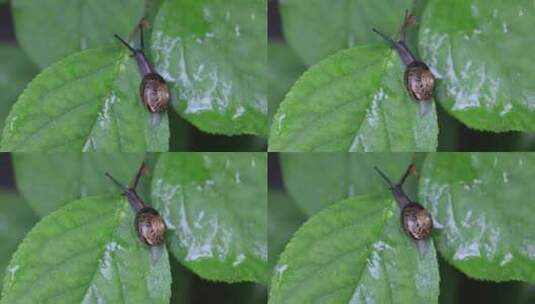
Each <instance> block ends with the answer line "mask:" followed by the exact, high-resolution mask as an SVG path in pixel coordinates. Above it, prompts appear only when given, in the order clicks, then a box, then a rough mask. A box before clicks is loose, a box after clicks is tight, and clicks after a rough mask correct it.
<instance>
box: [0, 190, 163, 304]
mask: <svg viewBox="0 0 535 304" xmlns="http://www.w3.org/2000/svg"><path fill="white" fill-rule="evenodd" d="M162 251H163V253H162V255H161V256H160V258H159V259H158V261H157V262H156V263H155V264H154V265H153V263H152V262H151V253H150V250H149V248H148V247H147V246H146V245H144V244H143V243H142V242H141V241H140V240H139V239H138V238H137V234H136V232H135V229H134V212H133V210H132V208H131V207H130V205H129V204H128V203H127V202H126V200H125V199H123V198H119V197H118V196H116V197H91V198H85V199H82V200H79V201H74V202H72V203H70V204H68V205H66V206H65V207H63V208H62V209H60V210H58V211H57V212H54V213H52V214H50V215H49V216H47V217H45V218H44V219H43V220H42V221H41V222H39V223H38V224H37V225H36V226H35V227H34V228H33V229H32V231H31V232H30V233H29V234H28V236H27V237H26V239H25V240H24V241H23V243H22V244H21V245H20V247H19V249H18V250H17V252H16V253H15V255H14V256H13V259H12V260H11V263H10V264H9V266H8V271H7V273H6V276H5V278H4V290H3V291H2V301H1V302H0V303H2V304H7V303H9V304H16V303H81V302H82V301H83V302H84V303H104V302H106V303H169V298H170V296H171V292H170V286H171V272H170V269H169V259H168V255H167V250H166V249H165V248H164V249H162Z"/></svg>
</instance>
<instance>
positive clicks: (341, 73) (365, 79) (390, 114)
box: [269, 45, 438, 152]
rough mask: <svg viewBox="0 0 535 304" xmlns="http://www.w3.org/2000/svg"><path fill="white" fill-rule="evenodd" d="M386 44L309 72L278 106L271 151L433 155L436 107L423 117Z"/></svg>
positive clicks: (335, 59)
mask: <svg viewBox="0 0 535 304" xmlns="http://www.w3.org/2000/svg"><path fill="white" fill-rule="evenodd" d="M404 71H405V67H404V65H403V63H402V62H401V60H400V59H399V56H398V55H397V54H396V53H395V52H394V51H393V50H390V49H389V48H388V46H386V45H373V46H361V47H356V48H353V49H349V50H345V51H342V52H339V53H337V54H335V55H333V56H331V57H329V58H328V59H326V60H324V61H322V62H320V63H319V64H317V65H315V66H314V67H312V68H311V69H309V70H308V71H307V72H305V74H303V76H302V77H301V78H300V79H299V80H298V81H297V83H296V84H295V85H294V87H293V88H292V89H291V90H290V92H289V93H288V94H287V95H286V98H285V99H284V101H283V102H282V103H281V105H280V106H279V110H278V111H277V114H276V115H275V118H274V120H273V126H272V128H271V134H270V140H269V150H270V151H287V152H290V151H301V152H306V151H340V152H342V151H366V152H371V151H375V152H382V151H434V150H435V149H436V147H437V135H438V128H437V117H436V112H435V108H434V104H433V106H432V109H430V111H429V112H428V113H427V114H426V115H424V116H421V115H420V110H419V105H418V104H417V103H416V102H415V101H413V100H412V99H411V98H410V96H409V94H408V93H407V91H406V88H405V85H404Z"/></svg>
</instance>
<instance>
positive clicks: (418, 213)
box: [401, 202, 433, 241]
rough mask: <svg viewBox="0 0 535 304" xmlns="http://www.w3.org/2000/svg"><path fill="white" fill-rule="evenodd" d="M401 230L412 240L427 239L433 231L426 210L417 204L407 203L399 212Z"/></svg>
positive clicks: (429, 216) (431, 222)
mask: <svg viewBox="0 0 535 304" xmlns="http://www.w3.org/2000/svg"><path fill="white" fill-rule="evenodd" d="M401 223H402V225H403V229H404V230H405V232H407V234H409V236H410V237H411V238H413V239H414V240H417V241H418V240H423V239H425V238H427V237H428V236H429V235H430V234H431V231H432V230H433V220H432V219H431V215H430V214H429V212H427V210H426V209H425V208H424V207H423V206H422V205H420V204H418V203H414V202H412V203H409V204H408V205H407V206H405V207H403V209H402V210H401Z"/></svg>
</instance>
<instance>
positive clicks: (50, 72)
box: [1, 48, 169, 151]
mask: <svg viewBox="0 0 535 304" xmlns="http://www.w3.org/2000/svg"><path fill="white" fill-rule="evenodd" d="M118 50H119V49H118V48H105V49H92V50H87V51H84V52H80V53H76V54H73V55H71V56H69V57H67V58H66V59H64V60H62V61H60V62H58V63H56V64H54V65H53V66H51V67H50V68H48V69H46V70H45V71H43V72H42V73H41V74H40V75H39V76H37V77H36V78H35V79H34V80H33V81H32V82H31V83H30V84H29V86H28V87H27V88H26V90H25V91H24V92H23V93H22V95H21V96H20V97H19V99H18V100H17V103H16V104H15V105H14V106H13V109H12V111H11V113H10V114H9V116H8V118H7V120H6V126H5V128H4V133H3V138H2V143H1V149H2V150H4V151H21V150H24V151H28V150H29V151H37V150H38V151H58V150H60V151H66V150H67V151H80V150H82V149H83V150H85V151H88V150H91V151H92V150H100V151H102V150H104V151H167V150H168V146H169V143H168V141H169V123H168V120H167V114H166V113H163V114H161V120H160V121H159V122H158V123H157V125H155V124H154V122H153V118H152V117H151V114H150V113H149V112H148V111H147V109H146V108H145V107H144V106H143V104H142V102H141V100H140V97H139V96H138V92H139V83H140V81H141V77H140V74H139V72H138V71H137V66H136V63H135V60H134V59H133V58H131V57H130V55H127V53H126V52H127V50H123V49H121V51H118Z"/></svg>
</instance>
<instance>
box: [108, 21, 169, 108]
mask: <svg viewBox="0 0 535 304" xmlns="http://www.w3.org/2000/svg"><path fill="white" fill-rule="evenodd" d="M140 33H141V49H135V48H133V47H132V46H131V45H130V44H128V43H127V42H126V41H124V40H123V39H122V38H121V37H119V36H118V35H115V38H117V39H119V41H120V42H121V43H122V44H124V45H125V46H126V47H127V48H128V49H129V50H130V51H131V52H132V54H133V56H134V57H135V59H136V62H137V65H138V68H139V71H140V73H141V76H142V80H141V84H140V85H139V96H140V97H141V100H142V101H143V104H144V105H145V106H146V107H147V110H149V112H151V113H158V112H163V111H165V110H166V109H167V106H168V105H169V101H170V100H171V93H170V91H169V87H168V86H167V83H166V82H165V80H164V79H163V77H162V76H160V74H158V73H157V72H156V71H155V70H154V68H153V67H152V65H151V64H150V62H149V60H148V59H147V56H145V53H144V52H143V28H142V27H140Z"/></svg>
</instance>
